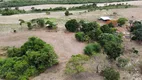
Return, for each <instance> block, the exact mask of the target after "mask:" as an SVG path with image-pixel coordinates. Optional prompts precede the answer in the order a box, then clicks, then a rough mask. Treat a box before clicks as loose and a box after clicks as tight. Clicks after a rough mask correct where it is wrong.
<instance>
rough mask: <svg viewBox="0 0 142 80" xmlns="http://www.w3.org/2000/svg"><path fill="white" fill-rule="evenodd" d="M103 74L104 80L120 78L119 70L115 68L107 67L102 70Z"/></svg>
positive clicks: (118, 79)
mask: <svg viewBox="0 0 142 80" xmlns="http://www.w3.org/2000/svg"><path fill="white" fill-rule="evenodd" d="M102 75H103V76H104V80H114V79H115V80H120V74H119V72H117V71H115V70H114V69H113V68H105V69H104V70H103V71H102Z"/></svg>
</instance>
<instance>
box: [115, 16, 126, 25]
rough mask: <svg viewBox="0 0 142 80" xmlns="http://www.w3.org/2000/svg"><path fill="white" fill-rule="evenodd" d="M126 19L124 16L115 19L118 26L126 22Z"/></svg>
mask: <svg viewBox="0 0 142 80" xmlns="http://www.w3.org/2000/svg"><path fill="white" fill-rule="evenodd" d="M126 21H128V20H127V19H126V18H119V19H118V20H117V22H118V25H119V26H122V25H124V24H125V23H126Z"/></svg>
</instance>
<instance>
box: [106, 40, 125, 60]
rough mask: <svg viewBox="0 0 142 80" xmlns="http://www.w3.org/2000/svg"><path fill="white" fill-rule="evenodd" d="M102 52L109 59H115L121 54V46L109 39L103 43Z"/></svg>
mask: <svg viewBox="0 0 142 80" xmlns="http://www.w3.org/2000/svg"><path fill="white" fill-rule="evenodd" d="M104 52H105V53H106V54H107V56H108V57H109V58H110V59H114V60H116V58H117V57H119V56H120V55H121V54H123V47H122V46H121V44H120V43H114V42H111V41H110V42H107V43H106V44H105V45H104Z"/></svg>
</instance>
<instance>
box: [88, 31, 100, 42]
mask: <svg viewBox="0 0 142 80" xmlns="http://www.w3.org/2000/svg"><path fill="white" fill-rule="evenodd" d="M101 34H102V31H101V29H100V28H96V29H94V30H92V31H90V32H89V34H88V35H89V37H90V38H91V39H92V40H98V38H99V36H100V35H101Z"/></svg>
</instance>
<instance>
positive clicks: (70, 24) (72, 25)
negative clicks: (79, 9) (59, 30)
mask: <svg viewBox="0 0 142 80" xmlns="http://www.w3.org/2000/svg"><path fill="white" fill-rule="evenodd" d="M65 27H66V29H67V30H68V31H70V32H75V31H77V30H78V27H79V23H78V22H77V20H76V19H71V20H69V21H67V22H66V24H65Z"/></svg>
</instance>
